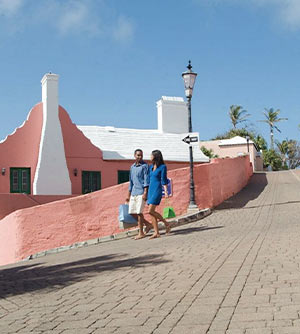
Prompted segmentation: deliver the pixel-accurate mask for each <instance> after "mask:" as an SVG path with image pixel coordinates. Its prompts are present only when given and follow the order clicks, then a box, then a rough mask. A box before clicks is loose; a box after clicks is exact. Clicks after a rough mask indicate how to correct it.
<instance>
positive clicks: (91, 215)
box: [0, 157, 252, 265]
mask: <svg viewBox="0 0 300 334" xmlns="http://www.w3.org/2000/svg"><path fill="white" fill-rule="evenodd" d="M194 174H195V192H196V201H197V204H198V206H199V208H201V209H202V208H206V207H213V206H216V205H218V204H220V203H221V202H222V201H224V200H225V199H227V198H228V197H230V196H232V195H233V194H235V193H237V192H238V191H240V190H241V189H242V188H243V187H244V186H245V185H246V184H247V182H248V181H249V178H250V176H251V175H252V169H251V166H250V163H249V157H239V158H235V159H215V160H214V162H213V163H210V164H203V165H197V166H195V172H194ZM168 177H170V178H172V180H173V194H174V195H173V197H172V198H170V205H172V206H173V207H174V209H175V212H176V214H177V215H181V214H183V213H185V212H186V209H187V206H188V202H189V168H182V169H176V170H172V171H169V173H168ZM127 189H128V184H126V183H125V184H121V185H117V186H113V187H110V188H106V189H103V190H100V191H97V192H94V193H90V194H87V195H82V196H77V197H75V198H70V199H65V200H61V201H57V202H53V203H48V204H45V205H40V206H36V207H31V208H27V209H23V210H18V211H16V212H13V213H11V214H10V215H8V216H6V217H5V218H4V219H2V220H1V221H0V265H4V264H8V263H12V262H15V261H17V260H21V259H22V258H25V257H27V256H29V255H30V254H34V253H37V252H39V251H43V250H47V249H51V248H55V247H59V246H64V245H70V244H72V243H74V242H79V241H84V240H88V239H93V238H97V237H101V236H106V235H110V234H114V233H117V232H119V231H120V230H119V223H118V207H119V205H120V204H121V203H123V202H124V199H125V197H126V193H127ZM163 206H164V202H162V205H160V210H162V209H163ZM12 248H13V249H12Z"/></svg>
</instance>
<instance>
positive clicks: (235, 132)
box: [212, 128, 255, 140]
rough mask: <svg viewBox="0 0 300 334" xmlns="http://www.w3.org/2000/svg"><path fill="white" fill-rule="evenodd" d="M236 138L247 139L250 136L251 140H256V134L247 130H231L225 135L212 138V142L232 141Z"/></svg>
mask: <svg viewBox="0 0 300 334" xmlns="http://www.w3.org/2000/svg"><path fill="white" fill-rule="evenodd" d="M235 136H240V137H244V138H246V136H249V137H250V139H251V140H253V139H254V137H255V133H254V132H252V131H248V130H247V129H245V128H242V129H231V130H229V131H227V132H225V133H223V134H220V135H217V136H216V137H215V138H212V140H218V139H230V138H233V137H235Z"/></svg>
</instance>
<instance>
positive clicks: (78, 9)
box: [56, 0, 100, 35]
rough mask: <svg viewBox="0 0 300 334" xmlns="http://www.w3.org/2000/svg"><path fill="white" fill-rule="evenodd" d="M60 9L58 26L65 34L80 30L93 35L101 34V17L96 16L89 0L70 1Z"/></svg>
mask: <svg viewBox="0 0 300 334" xmlns="http://www.w3.org/2000/svg"><path fill="white" fill-rule="evenodd" d="M58 9H59V10H58V11H57V13H56V14H57V16H58V20H57V23H56V26H57V28H58V30H59V32H60V33H62V34H63V35H66V34H68V33H72V32H79V31H80V32H82V33H88V34H91V35H97V34H99V32H100V28H99V18H97V17H94V14H93V13H92V11H91V7H90V6H89V2H88V1H74V0H73V1H68V2H67V3H65V4H64V5H60V6H59V8H58Z"/></svg>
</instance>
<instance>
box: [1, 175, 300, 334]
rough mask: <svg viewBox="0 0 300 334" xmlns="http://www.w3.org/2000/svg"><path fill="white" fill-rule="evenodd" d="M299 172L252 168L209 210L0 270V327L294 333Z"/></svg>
mask: <svg viewBox="0 0 300 334" xmlns="http://www.w3.org/2000/svg"><path fill="white" fill-rule="evenodd" d="M299 204H300V177H299V174H298V175H297V174H296V173H294V172H291V171H285V172H270V173H267V174H265V173H260V174H255V175H254V176H253V178H252V180H251V183H250V184H249V185H248V186H247V187H246V188H245V189H244V190H243V191H241V192H240V193H239V194H237V195H236V196H234V197H232V198H231V199H229V200H227V201H226V202H224V203H223V204H222V205H220V206H219V207H218V208H216V209H215V210H214V212H213V214H212V215H210V216H208V217H206V218H204V219H203V220H200V221H199V222H195V223H192V224H189V225H185V226H181V227H177V228H175V229H174V230H173V233H172V234H171V235H169V236H164V235H163V236H162V237H161V238H160V239H155V240H148V239H143V240H139V241H134V240H132V239H124V240H119V241H112V242H109V243H105V244H99V245H95V246H90V247H86V248H80V249H74V250H71V251H67V252H63V253H58V254H55V255H49V256H46V257H43V258H38V259H34V260H31V261H26V262H21V263H18V264H15V265H10V266H5V267H0V333H1V334H6V333H22V334H23V333H24V334H27V333H35V334H37V333H52V334H69V333H80V334H96V333H103V334H106V333H107V334H109V333H116V334H118V333H122V334H126V333H134V334H139V333H142V334H150V333H151V334H167V333H168V334H169V333H171V334H176V333H180V334H183V333H187V334H193V333H197V334H202V333H206V334H225V333H226V334H254V333H257V334H292V333H298V334H299V333H300V269H299V264H300V242H299V237H300V205H299Z"/></svg>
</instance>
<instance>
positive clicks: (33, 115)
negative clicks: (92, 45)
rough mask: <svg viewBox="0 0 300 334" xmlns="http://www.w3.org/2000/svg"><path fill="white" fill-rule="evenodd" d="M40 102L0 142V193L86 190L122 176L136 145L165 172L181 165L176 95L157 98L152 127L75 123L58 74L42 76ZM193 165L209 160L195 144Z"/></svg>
mask: <svg viewBox="0 0 300 334" xmlns="http://www.w3.org/2000/svg"><path fill="white" fill-rule="evenodd" d="M41 82H42V102H40V103H38V104H37V105H35V106H34V107H33V108H32V109H31V111H30V113H29V115H28V118H27V120H26V121H25V122H24V123H23V124H22V125H21V126H20V127H19V128H17V129H16V130H15V131H14V132H13V133H12V134H11V135H9V136H7V137H6V138H5V139H4V140H2V141H1V142H0V172H1V174H0V193H25V194H33V195H61V196H66V195H72V194H82V193H88V192H92V191H95V190H99V189H102V188H106V187H110V186H113V185H116V184H118V183H122V182H126V181H127V180H128V174H129V168H130V165H131V164H132V162H133V160H132V159H133V152H134V150H135V149H136V148H141V149H142V150H143V151H144V157H145V159H146V160H149V158H150V153H151V151H152V150H153V149H159V150H161V151H162V153H163V155H164V158H165V160H166V163H167V166H168V169H169V170H172V169H176V168H180V167H186V166H188V162H189V152H188V146H187V145H186V144H185V143H183V142H182V133H187V132H188V131H187V129H188V114H187V107H186V104H185V102H184V100H183V99H182V98H177V97H162V98H161V99H160V100H159V101H158V102H157V117H158V128H157V129H155V130H141V129H122V128H114V127H111V126H77V125H75V124H73V123H72V121H71V119H70V116H69V114H68V113H67V111H66V110H65V109H64V108H63V107H61V106H60V105H59V101H58V75H56V74H51V73H49V74H46V75H45V76H44V77H43V78H42V81H41ZM194 160H195V163H196V164H198V163H205V162H209V159H208V158H207V157H206V156H205V155H204V154H203V153H202V151H201V150H200V149H199V147H195V148H194Z"/></svg>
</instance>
